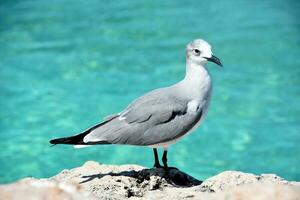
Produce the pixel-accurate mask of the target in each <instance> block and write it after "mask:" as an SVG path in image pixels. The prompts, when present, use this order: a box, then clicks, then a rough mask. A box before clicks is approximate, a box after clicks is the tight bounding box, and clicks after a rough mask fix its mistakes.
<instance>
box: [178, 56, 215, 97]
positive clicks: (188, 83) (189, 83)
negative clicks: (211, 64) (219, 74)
mask: <svg viewBox="0 0 300 200" xmlns="http://www.w3.org/2000/svg"><path fill="white" fill-rule="evenodd" d="M179 87H180V88H182V90H181V92H182V93H184V94H185V95H186V96H190V97H191V98H192V99H194V100H200V99H203V98H206V96H207V95H209V93H210V90H211V87H212V84H211V77H210V75H209V72H208V71H207V69H206V67H205V66H203V65H199V64H196V63H190V62H187V63H186V74H185V77H184V79H183V80H182V81H181V82H180V83H179Z"/></svg>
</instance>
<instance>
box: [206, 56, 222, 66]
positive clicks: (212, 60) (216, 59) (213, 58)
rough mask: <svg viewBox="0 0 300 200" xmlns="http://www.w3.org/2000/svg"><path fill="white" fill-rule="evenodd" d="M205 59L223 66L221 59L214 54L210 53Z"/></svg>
mask: <svg viewBox="0 0 300 200" xmlns="http://www.w3.org/2000/svg"><path fill="white" fill-rule="evenodd" d="M206 60H208V61H211V62H214V63H216V64H217V65H219V66H221V67H223V65H222V63H221V61H220V59H219V58H217V57H216V56H214V55H212V56H211V57H210V58H206Z"/></svg>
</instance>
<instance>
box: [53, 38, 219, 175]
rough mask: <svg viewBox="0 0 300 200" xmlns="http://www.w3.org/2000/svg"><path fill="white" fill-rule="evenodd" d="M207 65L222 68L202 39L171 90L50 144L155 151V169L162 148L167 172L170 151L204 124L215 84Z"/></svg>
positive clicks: (155, 92)
mask: <svg viewBox="0 0 300 200" xmlns="http://www.w3.org/2000/svg"><path fill="white" fill-rule="evenodd" d="M208 61H211V62H214V63H216V64H218V65H220V66H222V64H221V62H220V60H219V59H218V58H217V57H216V56H214V55H213V54H212V51H211V46H210V45H209V44H208V43H207V42H206V41H204V40H202V39H196V40H194V41H192V42H190V43H189V44H188V45H187V47H186V74H185V77H184V79H183V80H181V81H180V82H178V83H176V84H174V85H171V86H169V87H164V88H159V89H156V90H153V91H150V92H148V93H146V94H145V95H143V96H141V97H139V98H137V99H136V100H134V101H133V102H132V103H131V104H129V105H128V106H127V107H126V108H125V109H124V110H123V111H121V112H119V113H117V114H113V115H110V116H108V117H106V118H105V119H104V121H103V122H101V123H99V124H97V125H95V126H93V127H91V128H89V129H87V130H86V131H83V132H82V133H80V134H77V135H74V136H71V137H64V138H58V139H53V140H51V141H50V143H51V144H71V145H75V147H81V146H88V145H101V144H122V145H124V144H126V145H136V146H148V147H150V148H153V152H154V158H155V163H154V167H156V168H161V167H162V166H161V165H160V163H159V159H158V154H157V148H163V150H164V152H163V156H162V162H163V168H164V169H165V170H166V171H168V164H167V152H168V147H169V146H170V145H172V144H174V143H175V142H177V141H178V140H179V139H181V138H182V137H183V136H185V135H187V134H188V133H190V132H191V131H192V130H194V129H195V128H197V127H198V126H199V125H200V123H201V122H202V121H203V119H204V117H205V115H206V113H207V109H208V105H209V102H210V97H211V90H212V80H211V76H210V74H209V72H208V71H207V68H206V64H207V62H208Z"/></svg>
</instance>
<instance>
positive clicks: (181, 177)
mask: <svg viewBox="0 0 300 200" xmlns="http://www.w3.org/2000/svg"><path fill="white" fill-rule="evenodd" d="M108 175H109V176H115V177H116V176H126V177H131V178H134V179H136V182H137V183H138V184H141V183H143V182H145V181H150V179H151V177H159V178H160V179H161V182H166V183H168V184H171V185H173V186H177V187H193V186H197V185H200V184H201V183H202V181H199V180H197V179H195V178H194V177H192V176H190V175H188V174H186V173H184V172H182V171H180V170H179V169H177V168H173V167H170V168H169V174H168V175H167V174H166V172H165V170H164V169H162V168H152V169H142V170H139V171H135V170H131V171H122V172H118V173H113V172H110V173H105V174H93V175H88V176H82V178H86V180H84V181H81V182H80V183H81V184H82V183H86V182H89V181H92V180H93V179H96V178H97V179H101V178H103V177H104V176H108ZM158 187H159V186H158Z"/></svg>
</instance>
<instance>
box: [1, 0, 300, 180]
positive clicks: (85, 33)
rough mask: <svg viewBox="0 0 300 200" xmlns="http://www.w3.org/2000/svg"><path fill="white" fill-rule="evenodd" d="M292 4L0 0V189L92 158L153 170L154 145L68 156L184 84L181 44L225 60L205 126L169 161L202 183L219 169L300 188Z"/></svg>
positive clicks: (299, 43) (298, 28)
mask: <svg viewBox="0 0 300 200" xmlns="http://www.w3.org/2000/svg"><path fill="white" fill-rule="evenodd" d="M299 10H300V3H299V1H279V0H278V1H258V0H256V1H246V0H245V1H235V0H230V1H179V0H178V1H171V0H169V1H163V2H161V1H156V0H152V1H149V2H141V1H138V0H134V1H130V2H129V1H118V2H117V1H114V2H113V1H111V2H106V3H100V1H96V0H91V1H79V0H74V1H67V0H55V1H37V0H31V1H13V0H12V1H1V3H0V46H1V47H0V89H1V94H0V95H1V96H0V97H1V99H0V103H1V104H0V110H1V111H0V119H1V120H0V147H1V151H0V182H1V183H6V182H11V181H14V180H16V179H19V178H22V177H26V176H34V177H49V176H52V175H54V174H56V173H58V172H60V171H61V170H62V169H65V168H72V167H75V166H79V165H82V164H83V163H84V162H85V161H87V160H95V161H98V162H101V163H105V164H127V163H134V164H139V165H144V166H148V167H151V166H152V164H153V155H152V150H151V149H148V148H146V147H145V148H140V147H130V146H95V147H93V148H87V149H73V148H72V147H70V146H56V147H50V145H49V144H48V140H50V139H51V138H55V137H61V136H67V135H72V134H75V133H78V132H79V131H82V130H84V129H86V128H87V127H89V126H91V125H93V124H96V123H98V122H99V121H101V119H102V118H103V117H105V116H106V115H109V114H111V113H114V112H118V111H120V110H122V109H123V108H124V107H125V106H126V105H127V104H128V103H129V102H131V101H132V100H133V99H134V98H136V97H138V96H140V95H141V94H143V93H145V92H147V91H149V90H151V89H154V88H158V87H162V86H166V85H169V84H172V83H175V82H176V81H178V80H180V79H181V78H182V77H183V75H184V61H185V58H184V48H185V45H186V43H188V42H189V41H191V40H192V39H195V38H199V37H201V38H204V39H206V40H207V41H209V42H210V43H211V44H212V45H213V51H214V53H215V54H216V55H217V56H218V57H220V58H221V60H222V61H223V64H224V65H225V67H224V68H223V69H221V68H218V67H216V66H215V65H214V64H209V69H210V72H211V74H212V76H213V79H214V91H213V97H212V103H211V107H210V110H209V113H208V116H207V118H206V120H205V121H204V124H203V125H202V126H201V127H200V128H199V129H198V130H197V131H196V132H195V133H194V134H191V135H189V136H188V137H186V138H184V139H183V140H182V141H180V142H179V143H177V144H175V145H174V146H172V147H171V149H170V153H169V162H170V165H172V166H176V167H178V168H180V169H181V170H183V171H185V172H188V173H190V174H191V175H193V176H195V177H197V178H199V179H205V178H207V177H209V176H212V175H215V174H216V173H219V172H221V171H224V170H242V171H245V172H252V173H276V174H278V175H280V176H282V177H284V178H286V179H288V180H298V181H300V170H299V166H300V147H299V144H300V103H299V102H300V87H299V86H300V59H299V55H300V20H299V18H300V13H299Z"/></svg>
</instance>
